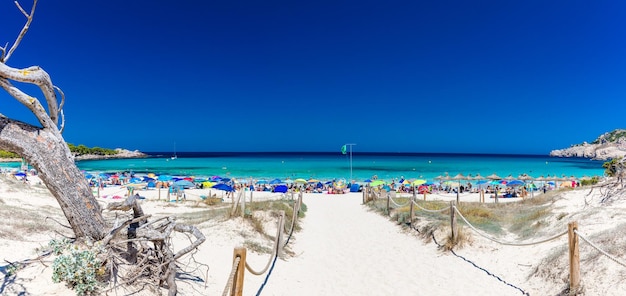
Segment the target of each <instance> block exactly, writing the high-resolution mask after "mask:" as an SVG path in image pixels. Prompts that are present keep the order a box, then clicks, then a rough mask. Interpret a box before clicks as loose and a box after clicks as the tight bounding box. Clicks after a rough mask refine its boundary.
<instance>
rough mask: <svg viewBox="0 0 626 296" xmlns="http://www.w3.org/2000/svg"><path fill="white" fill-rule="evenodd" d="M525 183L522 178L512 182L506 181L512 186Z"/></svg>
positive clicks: (507, 184)
mask: <svg viewBox="0 0 626 296" xmlns="http://www.w3.org/2000/svg"><path fill="white" fill-rule="evenodd" d="M524 184H525V183H524V182H522V181H521V180H513V181H510V182H507V183H506V186H510V187H517V186H522V185H524Z"/></svg>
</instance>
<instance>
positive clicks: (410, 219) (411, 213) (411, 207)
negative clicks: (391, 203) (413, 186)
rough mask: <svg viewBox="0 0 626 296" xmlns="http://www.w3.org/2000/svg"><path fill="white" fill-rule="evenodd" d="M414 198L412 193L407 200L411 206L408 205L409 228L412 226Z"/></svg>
mask: <svg viewBox="0 0 626 296" xmlns="http://www.w3.org/2000/svg"><path fill="white" fill-rule="evenodd" d="M414 200H415V195H413V196H412V197H411V201H410V202H409V203H410V204H411V206H410V207H409V225H410V226H411V228H412V227H413V217H414V216H413V203H414Z"/></svg>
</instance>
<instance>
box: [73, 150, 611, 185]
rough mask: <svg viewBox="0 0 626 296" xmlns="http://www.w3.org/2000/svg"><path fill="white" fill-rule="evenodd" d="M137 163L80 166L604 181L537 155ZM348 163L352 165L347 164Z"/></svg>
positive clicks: (594, 172)
mask: <svg viewBox="0 0 626 296" xmlns="http://www.w3.org/2000/svg"><path fill="white" fill-rule="evenodd" d="M149 154H150V157H148V158H140V159H116V160H88V161H78V162H77V165H78V167H79V168H80V169H81V170H85V171H88V172H122V171H132V172H134V173H154V174H157V175H160V174H167V175H174V176H195V177H211V176H228V177H230V178H246V179H247V178H254V179H273V178H279V179H285V178H291V179H295V178H304V179H310V178H314V179H320V180H332V179H346V180H349V179H350V177H351V176H352V179H353V180H355V181H357V182H358V181H364V180H366V179H370V178H372V177H373V176H375V175H376V176H377V177H378V178H379V179H383V180H389V179H392V178H398V179H399V178H402V177H404V178H405V179H413V178H423V179H430V180H432V179H435V178H436V177H438V176H441V175H443V176H445V174H446V173H447V174H449V175H450V176H455V175H457V174H459V173H461V174H463V175H465V176H467V175H469V174H471V175H473V176H475V175H476V174H480V175H482V176H483V177H485V176H488V175H491V174H494V173H495V174H497V175H498V176H500V177H503V178H504V177H507V176H509V175H512V176H514V177H517V176H518V175H520V174H528V175H530V176H532V177H535V178H536V177H539V176H544V177H547V176H559V177H561V176H563V175H565V176H567V177H570V176H575V177H578V178H580V177H583V176H602V175H603V174H604V169H603V168H602V164H603V161H594V160H589V159H582V158H554V157H548V156H539V155H487V154H430V153H429V154H425V153H353V154H352V158H350V155H349V154H345V155H344V154H341V153H284V152H281V153H214V152H210V153H209V152H205V153H197V152H193V153H192V152H179V153H178V154H177V158H176V159H172V158H171V156H172V155H171V153H149ZM350 160H352V161H350Z"/></svg>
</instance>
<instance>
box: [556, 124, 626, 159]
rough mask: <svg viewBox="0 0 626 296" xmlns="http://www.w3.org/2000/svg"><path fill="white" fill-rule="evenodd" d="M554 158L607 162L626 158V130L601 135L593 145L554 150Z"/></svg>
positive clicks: (587, 144) (586, 144) (578, 145)
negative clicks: (581, 158) (577, 158)
mask: <svg viewBox="0 0 626 296" xmlns="http://www.w3.org/2000/svg"><path fill="white" fill-rule="evenodd" d="M550 156H554V157H583V158H591V159H598V160H607V159H613V158H618V157H624V156H626V130H624V129H616V130H614V131H612V132H608V133H605V134H602V135H600V136H599V137H598V138H597V139H596V140H595V141H593V142H591V143H587V142H583V143H582V144H576V145H572V146H571V147H569V148H565V149H557V150H552V151H551V152H550Z"/></svg>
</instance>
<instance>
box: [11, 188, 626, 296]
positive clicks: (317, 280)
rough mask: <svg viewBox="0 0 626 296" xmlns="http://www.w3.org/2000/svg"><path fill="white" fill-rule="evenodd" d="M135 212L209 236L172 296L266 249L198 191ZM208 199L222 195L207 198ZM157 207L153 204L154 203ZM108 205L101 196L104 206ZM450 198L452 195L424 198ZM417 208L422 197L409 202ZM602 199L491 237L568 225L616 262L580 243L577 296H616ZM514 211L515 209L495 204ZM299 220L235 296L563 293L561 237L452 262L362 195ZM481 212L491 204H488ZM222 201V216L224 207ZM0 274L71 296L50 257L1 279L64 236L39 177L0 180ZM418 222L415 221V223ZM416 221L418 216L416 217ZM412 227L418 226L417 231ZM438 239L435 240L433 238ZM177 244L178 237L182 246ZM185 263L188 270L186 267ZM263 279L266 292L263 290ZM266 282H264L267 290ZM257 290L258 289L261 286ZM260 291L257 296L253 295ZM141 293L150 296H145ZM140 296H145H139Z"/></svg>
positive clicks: (610, 215) (580, 200) (20, 284)
mask: <svg viewBox="0 0 626 296" xmlns="http://www.w3.org/2000/svg"><path fill="white" fill-rule="evenodd" d="M125 193H126V189H125V188H123V187H117V186H112V187H107V188H104V189H103V190H102V191H100V196H101V197H99V198H98V200H99V202H101V203H102V204H103V205H105V204H106V203H109V202H113V201H119V199H113V198H112V197H113V196H116V195H117V196H120V197H123V196H124V194H125ZM138 193H139V194H140V195H141V196H142V197H145V199H144V200H142V202H141V205H142V207H143V209H144V211H145V212H146V213H151V214H153V215H154V216H155V217H160V216H165V215H174V216H177V217H179V219H180V220H182V221H193V222H194V223H197V224H196V225H197V226H198V227H199V229H200V230H201V231H202V232H203V233H204V235H205V236H206V237H207V241H206V242H205V243H204V244H202V245H201V246H200V247H199V248H198V250H197V252H196V253H195V254H193V257H191V256H186V257H187V258H183V260H181V262H184V263H192V262H193V260H195V261H197V262H199V263H201V264H202V265H201V266H200V267H199V268H198V269H197V270H193V271H190V274H189V275H193V277H191V276H187V277H183V278H186V279H180V280H179V283H178V286H179V292H180V294H181V295H221V294H222V292H223V291H224V288H225V287H226V284H227V282H228V278H229V274H230V272H231V266H232V260H233V258H232V257H233V250H234V248H235V247H239V246H243V245H244V243H246V242H250V241H253V242H255V243H257V244H259V245H261V246H265V247H266V248H271V247H272V244H273V241H272V240H270V239H268V238H267V237H265V236H262V235H260V234H258V233H256V232H255V231H254V230H253V227H252V226H251V225H250V224H249V223H248V222H246V221H244V220H243V219H242V218H232V219H209V218H204V217H206V216H207V215H209V214H207V213H209V212H210V211H214V209H212V208H211V207H207V206H203V205H201V204H200V196H203V195H207V194H208V190H206V189H190V190H187V191H186V201H184V202H179V203H174V202H167V201H163V200H164V199H165V197H166V193H165V191H162V192H161V193H160V194H159V192H158V191H156V190H154V189H153V190H140V191H138ZM212 194H217V195H218V196H219V194H221V192H215V191H213V192H212ZM159 196H160V199H161V200H159V201H157V199H159ZM105 197H106V198H105ZM254 198H255V200H261V199H280V198H283V196H281V195H280V194H273V193H265V192H261V193H259V192H255V195H254ZM429 198H439V199H441V200H455V199H456V195H455V194H442V195H438V196H434V195H433V196H429ZM418 199H419V197H418ZM599 199H600V197H599V190H595V191H594V192H591V194H590V189H586V188H582V189H578V190H568V191H567V192H564V193H563V194H561V195H560V196H559V197H558V198H556V199H555V201H554V202H553V204H552V205H551V211H552V213H551V214H550V215H549V216H547V217H546V218H544V220H545V221H542V222H541V223H546V224H547V226H546V227H544V228H542V229H541V230H540V231H538V232H537V233H534V234H532V236H530V237H527V238H524V239H523V240H522V239H520V238H517V237H514V236H512V235H507V234H506V233H505V234H503V235H501V236H499V237H498V239H500V240H502V241H508V242H523V243H529V242H535V241H540V240H542V239H546V238H549V237H551V236H554V235H556V234H559V233H561V232H563V231H565V230H567V223H568V222H570V221H577V222H578V225H579V230H580V232H581V233H583V234H584V235H585V236H586V237H588V238H591V239H592V240H593V241H594V242H595V244H596V245H598V246H599V247H600V248H602V249H604V250H606V251H607V252H608V253H610V254H612V255H613V256H615V259H616V260H617V261H618V262H615V261H612V260H610V259H609V258H608V257H606V256H603V255H600V252H599V251H597V250H595V249H594V248H592V247H591V246H590V245H589V244H587V243H585V242H583V241H581V242H580V254H581V255H580V257H581V280H582V284H583V287H584V293H585V295H624V294H625V293H626V284H625V283H624V280H625V279H626V268H625V267H624V266H622V265H621V264H620V263H619V262H623V261H625V259H624V255H623V251H622V250H623V247H624V246H625V245H626V239H624V238H622V237H623V235H622V234H623V230H621V229H622V228H623V227H621V226H623V225H624V223H625V222H626V214H624V208H625V207H626V203H625V202H624V201H623V199H621V198H614V199H613V202H611V203H604V204H601V203H600V200H599ZM477 200H478V195H477V194H463V195H461V201H462V202H475V201H477ZM502 201H507V202H516V201H519V199H503V200H502ZM303 202H304V204H305V205H306V207H307V211H306V216H305V217H304V218H303V219H301V220H300V223H301V224H300V225H301V227H302V229H301V230H300V231H299V232H296V233H295V234H294V235H293V236H292V237H291V239H290V242H289V244H288V246H287V254H286V255H284V256H281V258H279V259H278V260H277V261H276V263H275V265H274V267H273V269H272V270H271V274H270V276H269V277H267V272H266V273H265V274H263V275H260V276H257V275H253V274H251V273H250V272H248V271H246V272H245V278H244V290H243V291H244V293H243V295H257V294H258V295H461V294H464V295H522V294H523V293H527V294H529V295H560V293H561V292H562V291H564V290H565V289H566V287H567V280H568V273H569V270H568V268H569V267H568V266H569V265H568V262H567V261H568V256H567V235H565V236H561V237H559V238H558V239H555V240H551V241H549V242H545V243H540V244H533V245H529V246H511V245H502V244H499V243H496V242H493V241H490V240H488V239H487V238H485V237H483V236H481V235H479V234H478V233H475V232H473V231H471V230H470V229H468V228H467V227H465V230H464V231H465V233H468V234H469V235H470V236H471V243H470V244H469V245H466V246H464V247H463V248H460V249H455V253H456V255H454V254H452V253H451V252H444V251H441V250H440V249H439V248H438V246H437V244H436V243H435V242H434V241H432V240H431V241H427V240H424V239H423V238H422V237H420V236H419V234H418V233H417V231H415V230H412V229H409V228H407V227H402V226H400V225H397V223H396V222H395V221H391V220H390V219H389V218H388V217H385V216H383V215H381V214H379V213H376V212H373V211H372V210H371V209H370V208H369V207H368V206H366V205H363V204H362V195H361V194H360V193H348V194H337V195H330V194H304V197H303ZM488 202H490V200H488ZM228 205H229V199H228V198H225V200H224V203H223V204H222V206H225V207H228ZM0 209H1V210H0V214H1V215H2V218H3V221H5V222H4V224H3V225H2V226H0V260H2V263H0V272H2V274H3V276H4V280H3V284H2V285H1V286H0V289H1V290H0V292H1V294H3V295H5V294H6V295H16V294H20V293H24V294H32V295H72V294H73V292H72V291H71V290H69V289H67V288H66V287H65V286H64V285H63V284H62V283H53V282H52V280H51V273H52V272H51V268H50V265H51V262H52V260H53V258H52V257H51V256H48V257H43V258H41V259H38V260H34V261H30V262H29V263H28V264H23V265H22V267H21V268H20V269H19V270H17V272H15V273H10V272H9V270H10V265H9V264H8V262H27V261H25V260H28V259H34V258H36V257H37V254H38V253H37V249H38V248H39V249H40V248H42V247H44V246H45V245H47V243H48V241H50V239H52V238H54V237H59V234H58V233H63V234H65V235H71V232H70V231H68V230H67V229H64V228H63V227H61V226H59V225H57V223H55V222H52V221H51V220H50V219H46V217H51V218H54V219H56V220H58V221H61V222H63V221H64V217H63V215H62V213H61V211H60V209H59V206H58V204H57V203H56V200H55V199H54V198H53V197H52V196H51V195H50V193H49V192H48V191H47V189H46V188H45V187H43V185H40V184H39V183H38V181H37V179H36V178H31V179H30V184H24V183H21V182H19V181H16V180H11V179H9V177H6V176H3V177H2V178H0ZM419 215H420V214H419V212H418V213H417V216H418V217H419ZM418 219H419V218H418ZM264 226H265V231H266V233H268V234H271V235H274V233H275V232H276V219H275V218H273V217H267V220H266V221H265V223H264ZM418 229H419V227H418ZM434 235H435V238H436V240H437V241H439V242H441V241H443V239H444V237H445V236H446V232H445V231H444V230H442V231H437V232H435V233H434ZM186 244H188V240H187V239H186V237H184V236H182V235H180V236H179V237H175V240H174V245H175V247H176V248H179V247H180V248H182V247H184V246H185V245H186ZM270 258H271V256H270V255H269V254H267V253H257V252H255V251H253V250H249V251H248V254H247V263H248V264H249V265H250V266H251V267H252V268H253V269H255V270H261V269H263V267H265V265H266V264H267V263H268V260H269V259H270ZM192 259H193V260H192ZM266 277H267V282H265V281H266ZM264 282H265V284H264ZM262 286H263V288H262V290H260V288H261V287H262ZM259 292H260V293H259ZM146 293H147V291H146ZM147 295H149V293H148V294H147Z"/></svg>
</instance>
